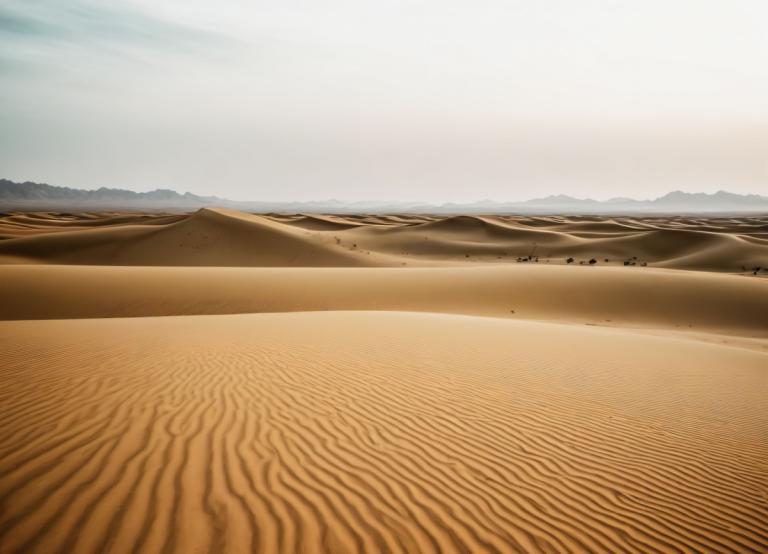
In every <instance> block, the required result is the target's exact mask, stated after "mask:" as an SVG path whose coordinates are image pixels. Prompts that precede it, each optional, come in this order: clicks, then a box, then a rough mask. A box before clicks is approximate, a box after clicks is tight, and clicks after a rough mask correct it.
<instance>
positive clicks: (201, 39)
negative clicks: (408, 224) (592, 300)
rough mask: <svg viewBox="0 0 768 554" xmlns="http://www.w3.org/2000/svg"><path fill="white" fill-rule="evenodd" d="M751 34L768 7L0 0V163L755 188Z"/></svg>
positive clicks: (338, 193)
mask: <svg viewBox="0 0 768 554" xmlns="http://www.w3.org/2000/svg"><path fill="white" fill-rule="evenodd" d="M767 29H768V1H766V0H737V1H734V0H643V1H640V0H580V1H578V2H576V1H573V0H525V1H516V0H503V1H496V0H474V1H457V0H410V1H407V2H406V1H400V0H389V1H382V0H379V1H376V2H374V1H371V0H349V1H345V0H327V1H317V0H314V1H310V0H301V1H294V0H251V1H244V0H217V1H215V2H214V1H211V0H207V1H203V0H162V1H158V0H151V1H150V0H112V1H104V0H102V1H95V0H94V1H91V0H2V1H0V177H8V178H11V179H14V180H33V181H43V182H49V183H51V184H61V185H68V186H77V187H84V188H95V187H98V186H102V185H104V186H115V187H124V188H130V189H134V190H149V189H153V188H157V187H161V188H173V189H176V190H179V191H191V192H194V193H200V194H216V195H219V196H224V197H229V198H233V199H250V200H309V199H328V198H338V199H342V200H367V199H386V200H428V201H437V202H442V201H472V200H478V199H485V198H490V199H495V200H518V199H527V198H531V197H537V196H542V195H547V194H559V193H564V194H570V195H574V196H591V197H595V198H608V197H612V196H633V197H639V198H647V197H653V196H658V195H660V194H663V193H665V192H668V191H670V190H673V189H681V190H687V191H704V192H714V191H716V190H718V189H726V190H730V191H733V192H756V193H762V194H768V31H767Z"/></svg>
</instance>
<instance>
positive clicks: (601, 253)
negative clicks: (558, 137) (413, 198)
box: [0, 208, 768, 273]
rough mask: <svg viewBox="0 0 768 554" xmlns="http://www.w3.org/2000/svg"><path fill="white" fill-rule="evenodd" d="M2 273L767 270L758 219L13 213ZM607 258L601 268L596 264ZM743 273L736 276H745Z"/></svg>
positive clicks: (766, 221) (3, 223)
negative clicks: (85, 268)
mask: <svg viewBox="0 0 768 554" xmlns="http://www.w3.org/2000/svg"><path fill="white" fill-rule="evenodd" d="M0 237H4V238H5V240H0V263H17V262H21V263H57V264H81V265H136V266H145V265H163V266H168V265H174V266H230V267H244V266H247V267H264V266H271V267H276V266H279V267H289V266H290V267H323V266H332V267H354V266H401V265H403V264H405V265H435V264H441V265H444V264H451V263H456V262H462V263H464V262H466V261H467V260H470V261H472V262H482V263H507V262H509V261H510V260H516V259H517V258H519V257H528V256H536V257H537V259H538V263H564V261H565V260H566V259H567V258H569V257H573V258H574V262H575V263H577V264H578V263H580V262H586V261H589V260H590V259H592V258H594V259H595V260H596V262H597V264H599V265H604V264H608V265H622V264H623V263H624V262H625V261H626V262H628V263H630V264H635V265H642V264H643V263H645V264H647V265H650V266H656V267H665V268H674V269H698V270H707V271H723V272H730V273H738V272H741V273H744V272H747V270H751V268H753V267H756V266H763V267H764V266H766V265H768V264H767V263H766V261H767V260H766V258H767V256H766V254H767V253H768V218H766V217H738V218H737V217H729V218H705V219H702V218H682V217H679V218H662V217H654V218H603V217H592V218H584V217H564V216H561V217H555V216H551V217H537V218H527V217H524V216H518V217H514V216H506V217H502V216H484V217H480V216H451V217H444V218H440V217H434V216H431V217H422V218H419V217H415V216H409V217H408V218H403V217H400V216H386V215H384V216H378V217H376V218H375V219H373V220H371V218H364V219H360V218H354V217H344V216H318V215H298V216H278V215H272V216H267V215H251V214H244V213H241V212H235V211H231V210H225V209H211V208H205V209H201V210H199V211H197V212H195V213H193V214H191V215H184V216H182V215H162V214H161V215H155V216H148V215H146V214H102V215H101V216H98V215H84V216H79V215H77V216H76V215H66V216H61V215H54V214H50V213H24V214H22V213H18V214H10V215H6V216H3V217H0ZM606 258H608V260H609V261H608V262H605V259H606ZM745 268H746V269H745Z"/></svg>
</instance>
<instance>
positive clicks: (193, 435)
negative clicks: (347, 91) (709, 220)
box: [0, 313, 768, 553]
mask: <svg viewBox="0 0 768 554" xmlns="http://www.w3.org/2000/svg"><path fill="white" fill-rule="evenodd" d="M559 327H562V326H554V325H550V326H547V325H544V324H541V325H539V326H536V325H528V326H527V327H526V326H524V325H523V324H516V323H514V322H507V321H500V320H489V319H482V318H469V317H457V316H445V315H442V316H438V315H425V314H421V315H416V314H395V313H393V314H374V313H355V314H352V313H326V314H302V313H299V314H271V315H269V314H262V315H239V316H205V317H187V318H174V317H167V318H136V319H112V320H73V321H66V322H64V321H47V322H3V323H0V552H3V553H11V552H14V553H15V552H19V553H21V552H24V553H35V552H39V553H51V552H68V553H69V552H77V553H88V552H134V553H139V552H141V553H144V552H158V553H171V552H179V553H189V552H210V553H218V552H322V551H325V552H356V553H363V552H365V553H368V552H428V553H429V552H432V553H438V552H627V553H629V552H765V551H766V545H768V525H766V522H768V444H767V443H768V439H767V438H766V437H768V425H767V422H768V415H767V414H768V405H766V404H767V403H768V401H766V398H768V394H766V391H767V390H768V380H767V379H766V375H768V374H766V372H765V371H764V370H766V369H768V365H765V361H766V360H768V357H767V356H766V355H765V354H760V353H756V352H749V351H741V350H738V349H735V348H725V347H717V346H712V345H705V344H700V343H692V342H691V343H686V342H685V341H677V342H675V341H669V342H668V343H664V342H661V341H663V340H664V339H660V338H653V337H639V336H628V334H627V333H620V332H616V331H611V330H599V329H586V330H579V331H567V330H560V331H558V330H557V329H558V328H559ZM610 333H613V334H612V335H610V336H608V335H606V334H610ZM552 341H560V344H561V345H562V348H566V349H569V351H570V348H571V346H573V345H575V344H580V345H582V346H583V348H582V350H580V351H579V352H581V353H577V354H574V355H573V356H570V355H569V356H566V355H563V354H562V351H561V350H558V349H557V348H556V347H555V346H553V345H552ZM606 344H614V345H616V346H615V348H613V349H611V348H609V349H608V350H607V351H606V347H605V345H606ZM660 345H661V346H666V347H667V348H666V351H665V354H664V358H663V360H666V362H665V363H666V365H665V363H661V364H660V365H659V364H657V366H659V367H660V369H659V370H658V371H656V372H655V373H654V372H648V371H646V372H643V371H640V370H639V369H638V368H640V367H649V363H648V362H649V360H650V357H653V356H658V355H659V354H658V350H659V346H660ZM593 346H594V349H593V348H592V347H593ZM596 350H600V351H596ZM627 352H632V355H631V356H630V355H628V354H627ZM694 352H696V353H698V358H697V359H704V360H708V362H706V363H705V364H704V366H697V367H689V366H688V365H686V362H685V360H686V359H690V357H691V356H692V355H693V353H694ZM707 363H709V364H711V366H712V367H715V366H718V367H720V366H727V365H729V364H730V367H729V374H728V375H725V374H724V372H722V371H721V372H714V371H711V367H710V366H708V365H706V364H707ZM651 365H652V364H651ZM670 372H672V373H670ZM723 375H725V377H722V376H723ZM679 380H686V382H687V389H686V390H687V391H688V394H679V391H678V390H677V388H676V387H677V386H678V381H679ZM649 391H657V394H656V393H654V394H649Z"/></svg>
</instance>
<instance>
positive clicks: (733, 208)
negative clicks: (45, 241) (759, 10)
mask: <svg viewBox="0 0 768 554" xmlns="http://www.w3.org/2000/svg"><path fill="white" fill-rule="evenodd" d="M206 206H218V207H225V208H232V209H236V210H242V211H250V212H262V213H264V212H290V213H310V212H313V213H408V212H410V213H435V214H455V213H475V214H477V213H488V214H490V213H493V214H505V213H520V214H574V213H580V214H612V213H613V214H618V213H622V214H632V213H637V214H640V213H766V212H768V196H760V195H757V194H746V195H743V194H734V193H730V192H725V191H719V192H716V193H714V194H705V193H689V192H681V191H674V192H670V193H669V194H666V195H664V196H661V197H659V198H656V199H655V200H634V199H632V198H612V199H610V200H604V201H600V200H592V199H589V198H585V199H581V198H573V197H571V196H565V195H562V194H560V195H556V196H547V197H545V198H536V199H533V200H527V201H524V202H497V201H491V200H481V201H478V202H472V203H467V204H454V203H445V204H425V203H416V202H411V203H409V202H340V201H338V200H327V201H312V202H259V201H249V202H240V201H234V200H227V199H225V198H218V197H216V196H198V195H195V194H191V193H189V192H187V193H183V194H180V193H178V192H176V191H173V190H169V189H157V190H153V191H150V192H134V191H130V190H124V189H110V188H104V187H102V188H99V189H96V190H82V189H73V188H69V187H57V186H53V185H48V184H44V183H32V182H25V183H16V182H13V181H9V180H7V179H0V209H1V210H5V211H13V210H22V211H23V210H58V211H62V210H63V211H87V210H144V211H190V210H196V209H199V208H202V207H206Z"/></svg>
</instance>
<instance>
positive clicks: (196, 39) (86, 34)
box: [0, 0, 237, 68]
mask: <svg viewBox="0 0 768 554" xmlns="http://www.w3.org/2000/svg"><path fill="white" fill-rule="evenodd" d="M0 45H2V47H1V48H0V52H2V53H1V54H0V68H2V67H6V68H9V67H19V66H20V64H21V63H23V62H28V63H30V64H39V63H45V62H46V61H55V59H56V58H57V54H59V53H60V51H59V49H61V48H62V47H63V48H82V49H86V50H88V51H89V52H90V53H91V54H96V55H105V54H109V53H113V54H128V55H131V56H140V55H141V53H142V52H143V53H146V54H152V55H157V54H161V55H162V54H171V55H174V54H176V55H185V54H186V55H197V54H201V53H204V52H210V51H211V50H220V49H226V48H232V47H235V46H236V45H237V42H236V40H235V39H233V38H232V37H229V36H225V35H221V34H218V33H216V32H214V31H212V30H208V29H202V28H197V27H192V26H188V25H184V24H181V23H177V22H173V21H168V20H165V19H162V18H160V17H158V16H156V15H153V14H149V13H146V12H143V11H140V10H138V9H136V8H134V7H132V6H129V5H127V4H124V5H121V4H112V5H110V6H106V5H103V4H101V3H95V2H91V1H89V0H74V1H72V0H69V1H68V2H66V3H62V2H59V1H55V0H23V1H18V0H11V1H10V2H5V3H3V4H1V5H0Z"/></svg>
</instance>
